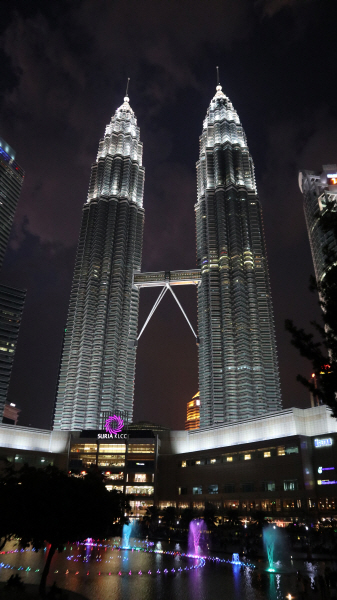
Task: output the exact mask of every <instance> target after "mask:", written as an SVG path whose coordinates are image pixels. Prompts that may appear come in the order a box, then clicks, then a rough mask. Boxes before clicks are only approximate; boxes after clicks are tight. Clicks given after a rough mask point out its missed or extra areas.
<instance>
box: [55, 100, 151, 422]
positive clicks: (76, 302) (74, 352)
mask: <svg viewBox="0 0 337 600" xmlns="http://www.w3.org/2000/svg"><path fill="white" fill-rule="evenodd" d="M127 91H128V88H127ZM142 153H143V145H142V143H141V142H140V134H139V127H138V126H137V120H136V117H135V114H134V112H133V110H132V108H131V107H130V103H129V98H128V96H127V95H126V96H125V97H124V102H123V104H122V105H121V106H120V107H119V108H117V110H116V112H115V114H114V116H113V117H112V118H111V121H110V123H109V124H108V125H107V126H106V129H105V134H104V138H103V139H102V140H101V141H100V143H99V148H98V154H97V160H96V163H95V164H94V165H93V166H92V169H91V179H90V184H89V192H88V198H87V202H86V203H85V204H84V207H83V218H82V226H81V231H80V237H79V243H78V249H77V256H76V263H75V270H74V277H73V284H72V290H71V297H70V304H69V312H68V319H67V327H66V332H65V338H64V348H63V355H62V362H61V369H60V376H59V385H58V392H57V401H56V407H55V419H54V429H70V430H82V429H99V428H100V426H101V422H102V415H103V414H104V413H106V412H110V413H111V412H112V413H114V412H115V411H127V412H128V415H129V418H131V419H132V413H133V394H134V374H135V360H136V347H135V343H134V341H135V340H136V337H137V325H138V304H139V290H138V289H137V288H136V287H134V286H133V273H134V271H135V270H136V271H139V270H140V267H141V255H142V241H143V224H144V209H143V188H144V167H143V166H142Z"/></svg>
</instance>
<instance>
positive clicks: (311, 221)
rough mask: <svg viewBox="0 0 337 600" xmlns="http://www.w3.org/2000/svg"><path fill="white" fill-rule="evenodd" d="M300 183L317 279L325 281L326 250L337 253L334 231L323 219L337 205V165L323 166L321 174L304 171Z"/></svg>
mask: <svg viewBox="0 0 337 600" xmlns="http://www.w3.org/2000/svg"><path fill="white" fill-rule="evenodd" d="M298 182H299V186H300V190H301V192H302V194H303V208H304V215H305V220H306V223H307V230H308V236H309V242H310V247H311V254H312V260H313V263H314V269H315V276H316V279H317V281H321V279H322V277H323V275H324V274H325V272H326V260H327V254H326V250H332V251H335V252H336V251H337V240H336V238H335V235H334V232H333V231H332V230H331V231H324V230H323V228H322V225H321V223H320V220H319V217H320V216H321V215H323V214H324V212H325V211H326V209H327V205H329V204H330V205H335V206H337V165H323V170H322V171H321V172H317V171H300V173H299V178H298Z"/></svg>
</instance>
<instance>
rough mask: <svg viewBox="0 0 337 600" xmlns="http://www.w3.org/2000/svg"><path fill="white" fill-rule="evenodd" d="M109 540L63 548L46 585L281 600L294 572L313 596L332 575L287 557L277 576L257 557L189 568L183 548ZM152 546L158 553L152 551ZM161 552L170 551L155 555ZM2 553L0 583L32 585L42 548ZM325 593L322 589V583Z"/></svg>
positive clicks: (93, 594) (94, 591)
mask: <svg viewBox="0 0 337 600" xmlns="http://www.w3.org/2000/svg"><path fill="white" fill-rule="evenodd" d="M114 542H116V540H108V541H106V542H105V545H99V544H98V545H97V544H95V543H91V542H90V543H89V542H88V543H87V544H86V545H68V546H66V549H65V551H64V552H63V553H61V554H56V555H55V557H54V560H53V563H52V568H51V573H50V576H49V579H48V585H51V584H52V583H53V582H54V581H56V583H57V585H58V586H60V587H64V588H67V589H69V590H73V591H76V592H78V593H81V594H83V595H84V596H85V597H86V598H88V600H97V598H99V599H100V600H108V599H109V600H110V598H114V600H125V598H132V599H137V600H208V599H209V598H212V600H220V599H221V600H223V598H224V597H226V600H237V599H238V598H242V599H244V600H284V599H285V598H286V596H287V595H288V594H291V596H292V597H298V596H299V580H298V575H297V573H296V571H300V572H301V575H302V576H303V586H304V589H305V593H306V598H312V599H318V598H319V597H320V594H321V592H322V593H323V592H324V587H322V586H323V585H330V584H324V583H322V582H325V581H327V579H326V578H328V579H329V581H331V582H333V578H334V577H335V575H336V576H337V570H336V565H334V564H333V563H330V564H329V565H328V564H325V563H312V562H310V563H309V562H299V561H293V569H292V571H293V572H292V573H289V572H288V573H281V574H269V573H266V571H265V569H266V564H265V563H264V562H263V561H260V562H257V563H256V568H255V569H253V568H247V567H242V566H240V565H232V564H223V563H217V562H209V561H208V562H206V564H205V566H204V567H203V568H198V569H195V568H194V567H195V566H198V564H199V563H198V561H199V559H193V558H187V557H185V556H183V555H182V554H180V552H181V550H184V548H181V547H180V545H178V544H172V545H171V546H169V545H168V544H165V543H164V542H159V543H157V544H156V545H154V546H150V545H147V544H146V543H145V542H143V549H144V550H147V552H145V551H138V550H137V549H133V550H121V549H117V548H113V547H112V545H113V543H114ZM117 543H120V541H119V540H118V541H117ZM137 543H139V542H138V540H137ZM154 549H155V550H157V551H159V552H158V553H154V552H153V550H154ZM166 550H170V554H162V553H161V551H166ZM5 551H6V554H3V553H2V554H1V555H0V563H1V564H2V568H0V581H6V580H7V579H8V578H9V576H10V575H11V574H12V573H13V572H19V574H20V576H21V577H22V579H23V580H24V582H26V583H38V581H39V578H40V576H41V570H42V568H43V564H44V551H41V552H38V553H35V552H32V551H31V550H28V551H26V550H25V551H18V549H17V548H16V547H15V546H14V544H12V545H11V546H10V547H8V546H7V547H6V548H5ZM228 558H230V557H228ZM320 578H321V579H320ZM315 585H316V588H315ZM331 585H332V584H331ZM315 589H316V590H317V591H319V593H317V592H316V591H315ZM325 591H326V592H327V593H328V590H327V587H326V588H325Z"/></svg>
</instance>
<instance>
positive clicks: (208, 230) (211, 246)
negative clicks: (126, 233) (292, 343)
mask: <svg viewBox="0 0 337 600" xmlns="http://www.w3.org/2000/svg"><path fill="white" fill-rule="evenodd" d="M197 185H198V200H197V203H196V206H195V212H196V229H197V261H198V267H199V268H200V269H201V284H200V285H199V287H198V327H199V338H200V346H199V386H200V400H201V403H200V427H210V426H213V425H216V424H217V423H224V422H234V421H237V420H240V419H248V418H250V417H255V416H259V415H262V414H265V413H268V412H275V411H278V410H281V392H280V383H279V374H278V361H277V353H276V342H275V332H274V322H273V310H272V302H271V295H270V284H269V276H268V266H267V255H266V246H265V240H264V233H263V221H262V210H261V205H260V201H259V198H258V195H257V189H256V183H255V176H254V165H253V161H252V157H251V155H250V153H249V149H248V146H247V140H246V135H245V132H244V130H243V128H242V125H241V123H240V119H239V117H238V114H237V112H236V111H235V110H234V108H233V106H232V104H231V102H230V100H229V99H228V98H227V97H226V96H225V94H224V93H223V92H222V88H221V86H220V85H218V86H217V89H216V94H215V96H214V98H213V99H212V101H211V103H210V106H209V108H208V111H207V115H206V118H205V120H204V124H203V131H202V134H201V136H200V156H199V161H198V162H197Z"/></svg>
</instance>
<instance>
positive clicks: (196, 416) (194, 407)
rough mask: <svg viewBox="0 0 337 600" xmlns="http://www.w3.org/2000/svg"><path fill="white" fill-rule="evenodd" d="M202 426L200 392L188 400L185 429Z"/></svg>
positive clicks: (189, 429)
mask: <svg viewBox="0 0 337 600" xmlns="http://www.w3.org/2000/svg"><path fill="white" fill-rule="evenodd" d="M199 427H200V393H199V392H198V393H197V394H196V395H195V396H193V398H192V400H190V401H189V402H187V414H186V421H185V430H186V431H191V430H192V429H199Z"/></svg>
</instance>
